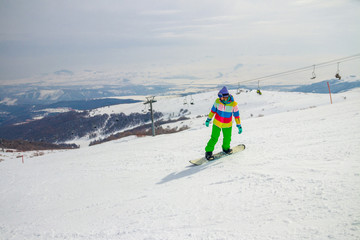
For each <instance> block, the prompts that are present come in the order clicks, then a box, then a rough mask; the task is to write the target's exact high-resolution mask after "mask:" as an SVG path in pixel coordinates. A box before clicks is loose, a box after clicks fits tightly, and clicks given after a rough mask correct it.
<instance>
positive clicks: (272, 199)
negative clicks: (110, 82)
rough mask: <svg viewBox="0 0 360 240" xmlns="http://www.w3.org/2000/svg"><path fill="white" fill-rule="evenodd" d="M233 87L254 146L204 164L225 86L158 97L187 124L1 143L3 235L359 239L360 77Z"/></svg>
mask: <svg viewBox="0 0 360 240" xmlns="http://www.w3.org/2000/svg"><path fill="white" fill-rule="evenodd" d="M232 93H233V95H234V97H235V100H236V101H237V102H238V103H239V109H240V116H241V119H242V126H243V133H242V134H241V135H239V134H237V131H236V128H234V129H233V136H232V145H237V144H240V143H244V144H245V145H246V150H245V151H242V152H240V153H237V154H234V155H231V156H228V157H226V158H223V159H221V160H218V161H213V162H210V163H206V164H204V165H201V166H191V164H190V163H189V162H188V161H189V160H192V159H196V158H199V157H201V156H203V155H204V148H205V145H206V143H207V141H208V140H209V137H210V134H211V127H209V128H206V127H205V126H204V121H205V119H206V114H207V113H208V112H209V110H210V108H211V106H212V104H213V101H214V100H215V98H216V92H208V93H199V94H195V95H193V96H191V97H192V98H193V100H194V103H195V104H194V105H191V104H189V103H190V96H188V97H187V99H184V97H163V98H159V99H158V102H156V103H154V108H155V110H157V111H161V112H164V113H166V114H168V115H169V116H170V115H171V114H175V115H176V114H177V113H179V112H180V110H181V109H188V112H189V113H188V117H189V118H190V119H189V120H187V121H184V122H183V123H177V124H188V125H189V126H190V129H189V130H186V131H182V132H178V133H174V134H169V135H160V136H155V137H150V136H149V137H141V138H137V137H128V138H124V139H119V140H115V141H111V142H108V143H103V144H100V145H95V146H92V147H87V146H82V147H81V148H80V149H76V150H66V151H65V150H62V151H45V152H44V151H43V152H42V154H36V153H34V152H27V153H1V154H0V158H1V159H3V161H1V162H0V191H1V195H0V239H8V240H17V239H31V240H37V239H124V240H125V239H126V240H129V239H156V240H158V239H244V240H263V239H284V240H289V239H319V240H320V239H321V240H323V239H346V240H353V239H354V240H355V239H360V203H359V202H360V201H359V199H360V148H359V146H360V89H355V90H352V91H349V92H343V93H339V94H334V95H333V96H332V100H333V104H330V98H329V95H327V94H305V93H286V92H271V91H264V92H263V95H262V96H259V95H257V94H256V93H255V92H254V91H252V92H247V93H246V92H243V93H241V94H240V95H236V94H235V92H232ZM185 100H186V101H187V103H188V104H186V105H184V102H185ZM143 108H144V105H143V104H142V103H135V104H128V105H118V106H113V107H109V108H103V109H97V110H96V111H94V112H93V114H100V113H105V112H109V113H111V112H120V111H122V112H125V113H131V112H133V111H134V112H135V111H141V110H142V109H143ZM79 141H81V140H79ZM220 150H221V137H220V140H219V143H218V144H217V147H216V150H215V152H217V151H220ZM20 155H21V156H22V155H23V156H24V163H23V162H22V158H18V156H20Z"/></svg>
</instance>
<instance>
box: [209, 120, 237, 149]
mask: <svg viewBox="0 0 360 240" xmlns="http://www.w3.org/2000/svg"><path fill="white" fill-rule="evenodd" d="M231 129H232V127H229V128H219V127H218V126H216V125H215V124H213V127H212V133H211V138H210V140H209V142H208V143H207V145H206V147H205V151H206V152H212V151H214V148H215V145H216V143H217V141H218V139H219V137H220V132H221V131H222V133H223V137H224V139H223V144H222V148H223V150H228V149H230V142H231Z"/></svg>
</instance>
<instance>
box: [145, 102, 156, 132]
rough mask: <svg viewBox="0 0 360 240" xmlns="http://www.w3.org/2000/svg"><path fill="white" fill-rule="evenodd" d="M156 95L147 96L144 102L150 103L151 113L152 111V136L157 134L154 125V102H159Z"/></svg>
mask: <svg viewBox="0 0 360 240" xmlns="http://www.w3.org/2000/svg"><path fill="white" fill-rule="evenodd" d="M154 98H155V96H151V97H146V100H147V101H146V102H145V103H144V104H150V113H151V129H152V136H153V137H154V136H155V126H154V113H153V107H152V104H153V103H154V102H157V101H156V100H155V99H154Z"/></svg>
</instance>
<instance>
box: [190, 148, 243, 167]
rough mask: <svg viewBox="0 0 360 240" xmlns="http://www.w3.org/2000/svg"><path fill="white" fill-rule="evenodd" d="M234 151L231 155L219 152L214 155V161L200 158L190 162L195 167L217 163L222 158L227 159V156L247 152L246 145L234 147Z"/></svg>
mask: <svg viewBox="0 0 360 240" xmlns="http://www.w3.org/2000/svg"><path fill="white" fill-rule="evenodd" d="M232 150H233V151H232V153H230V154H226V153H224V152H219V153H216V154H214V160H210V161H208V160H206V158H205V157H202V158H198V159H195V160H191V161H189V162H190V163H192V164H194V165H201V164H204V163H207V162H212V161H216V160H219V159H220V158H223V157H226V156H229V155H232V154H234V153H237V152H241V151H243V150H245V145H244V144H240V145H237V146H236V147H233V148H232Z"/></svg>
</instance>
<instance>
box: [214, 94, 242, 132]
mask: <svg viewBox="0 0 360 240" xmlns="http://www.w3.org/2000/svg"><path fill="white" fill-rule="evenodd" d="M214 115H215V119H214V124H215V125H216V126H218V127H219V128H229V127H231V126H232V116H234V118H235V122H236V126H239V125H240V124H241V121H240V114H239V108H238V105H237V102H235V101H234V97H233V96H232V95H230V97H229V100H228V102H226V103H224V102H222V101H221V100H220V99H219V98H218V99H216V100H215V103H214V105H213V106H212V108H211V112H210V113H209V116H208V118H209V119H212V118H213V116H214Z"/></svg>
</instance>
